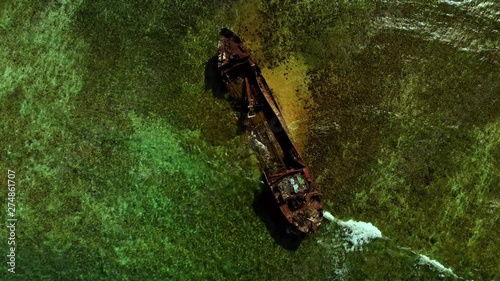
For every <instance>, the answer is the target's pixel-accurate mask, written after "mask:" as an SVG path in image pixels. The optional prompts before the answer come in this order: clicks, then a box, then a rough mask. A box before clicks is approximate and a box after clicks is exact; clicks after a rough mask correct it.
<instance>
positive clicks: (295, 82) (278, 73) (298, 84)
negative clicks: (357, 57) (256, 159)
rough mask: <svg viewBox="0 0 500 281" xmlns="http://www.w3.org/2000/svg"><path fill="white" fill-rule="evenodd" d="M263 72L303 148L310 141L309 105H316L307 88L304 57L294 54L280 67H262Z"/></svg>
mask: <svg viewBox="0 0 500 281" xmlns="http://www.w3.org/2000/svg"><path fill="white" fill-rule="evenodd" d="M262 74H263V75H264V77H265V78H266V81H267V84H269V87H270V88H271V90H272V92H273V95H274V98H275V99H276V101H277V102H278V105H279V107H280V109H281V112H282V113H283V118H284V119H285V122H286V125H287V127H288V129H289V130H290V133H291V134H292V138H293V140H294V141H295V143H296V145H297V147H298V149H299V150H300V151H301V152H303V151H304V149H305V146H306V144H307V141H308V134H307V131H308V129H309V121H310V120H309V115H308V112H307V109H306V106H307V107H309V108H314V101H313V100H312V97H311V94H310V92H309V91H308V89H307V85H308V83H309V81H308V76H307V75H306V74H307V65H306V64H305V61H304V59H303V58H295V57H290V58H289V59H288V61H287V62H285V63H282V64H280V65H279V66H278V67H276V68H273V69H262Z"/></svg>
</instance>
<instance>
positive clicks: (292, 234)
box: [252, 184, 305, 251]
mask: <svg viewBox="0 0 500 281" xmlns="http://www.w3.org/2000/svg"><path fill="white" fill-rule="evenodd" d="M252 207H253V210H254V212H255V214H256V215H257V216H258V217H259V218H260V220H261V221H262V222H263V223H264V224H265V225H266V228H267V230H268V231H269V234H270V235H271V237H272V238H273V239H274V241H275V242H276V243H277V244H278V245H280V246H281V247H283V248H285V249H287V250H292V251H295V250H297V249H298V248H299V246H300V244H301V243H302V240H304V238H305V234H303V233H297V232H296V231H294V229H293V227H292V225H290V223H289V222H288V221H287V220H286V218H285V217H284V216H283V214H282V213H281V210H280V209H279V207H278V206H277V204H276V202H275V201H274V197H273V195H272V194H271V190H270V189H269V187H268V186H265V184H262V190H261V191H260V192H256V193H255V194H254V202H253V204H252Z"/></svg>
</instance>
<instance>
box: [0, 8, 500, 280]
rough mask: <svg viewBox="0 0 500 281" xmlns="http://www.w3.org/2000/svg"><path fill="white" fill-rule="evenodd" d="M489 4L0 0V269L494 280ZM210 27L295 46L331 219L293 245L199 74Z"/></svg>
mask: <svg viewBox="0 0 500 281" xmlns="http://www.w3.org/2000/svg"><path fill="white" fill-rule="evenodd" d="M499 14H500V7H499V5H498V4H497V3H495V2H488V1H434V2H428V1H413V2H409V1H408V2H407V1H397V2H382V1H380V2H369V1H337V2H334V3H326V2H317V3H315V4H314V5H313V4H308V2H306V1H300V2H293V1H292V2H291V1H280V2H274V1H263V2H259V1H255V2H251V3H250V4H242V3H233V4H224V3H222V2H221V1H213V2H210V3H202V2H201V1H189V2H179V1H147V2H143V3H140V4H139V3H133V2H131V1H128V2H119V1H116V2H115V1H100V2H90V1H88V2H87V1H83V0H81V1H73V2H67V1H43V2H40V3H38V2H30V1H25V2H17V3H15V2H14V1H7V2H2V3H1V4H0V15H1V17H0V73H1V75H2V76H1V77H2V79H1V81H0V105H1V107H0V115H1V120H2V122H1V130H2V139H1V151H0V159H1V161H0V165H1V168H2V169H1V170H2V171H7V169H11V170H14V171H15V172H16V179H17V183H16V184H17V189H16V190H17V191H16V206H17V208H16V216H17V218H18V220H19V221H18V227H17V228H16V229H17V230H16V239H17V240H16V243H17V244H16V273H15V274H12V273H9V272H7V266H4V268H3V269H2V273H1V275H0V276H1V279H2V280H436V279H444V280H448V279H449V280H453V279H474V280H494V279H495V278H498V277H499V272H498V268H497V266H496V262H495V261H496V260H498V258H499V257H498V245H499V241H498V237H497V236H495V235H494V233H495V232H496V228H495V226H496V224H498V202H499V201H498V200H499V197H498V196H499V192H498V186H499V185H498V183H499V182H498V159H500V157H499V150H498V144H499V140H500V135H499V133H500V131H499V119H498V118H499V111H498V109H497V108H498V93H499V90H500V89H499V88H500V87H499V86H500V85H499V81H500V79H499V78H500V77H499V72H498V70H497V69H498V59H499V56H498V54H499V53H498V48H499V41H498V38H499V37H498V30H499V29H500V22H499ZM249 19H251V20H249ZM223 26H228V27H230V28H232V29H234V30H235V31H236V32H237V33H239V34H240V35H241V36H242V37H243V39H245V40H246V41H248V43H249V44H250V45H251V46H252V47H253V48H254V52H255V58H256V60H257V61H258V62H259V64H260V65H261V67H262V68H265V69H272V68H276V67H277V66H279V65H287V63H288V62H289V61H287V60H286V58H291V57H294V58H303V59H304V61H305V62H306V66H307V77H306V78H307V79H306V78H304V81H307V83H308V84H307V89H308V91H309V93H310V96H311V97H312V99H313V101H314V106H313V107H309V108H308V109H307V112H308V115H309V117H310V119H311V120H313V121H312V122H311V123H310V125H309V127H308V128H307V130H306V132H303V133H304V134H306V135H307V137H308V138H309V142H308V143H307V144H306V147H305V155H304V156H305V158H307V160H308V162H309V163H311V169H312V172H313V174H314V176H315V178H316V181H317V183H318V185H319V186H320V189H321V190H323V192H324V200H325V202H324V203H325V207H326V209H327V210H328V211H330V212H331V213H332V214H333V215H334V216H335V217H336V218H337V219H335V220H334V221H331V222H325V223H324V225H323V226H322V229H321V231H320V232H319V233H317V234H314V235H312V236H309V237H307V238H306V239H304V240H303V241H302V242H301V243H300V246H299V247H298V248H297V249H295V250H290V248H291V247H290V243H289V242H290V241H287V240H286V239H284V238H283V237H282V236H280V235H279V234H278V232H277V231H276V230H275V229H274V228H273V225H272V224H269V219H270V216H271V215H272V214H273V210H272V208H269V206H268V205H269V204H268V201H267V199H266V196H265V195H266V194H262V190H263V187H262V185H261V183H260V173H259V170H258V163H257V160H256V158H255V156H254V153H253V151H252V150H251V147H250V143H249V140H248V138H247V137H246V136H245V135H244V134H241V133H240V132H239V128H238V124H237V120H236V118H235V117H234V115H233V113H232V110H231V106H230V104H229V102H228V101H226V100H224V99H222V98H217V97H214V94H213V93H212V91H211V90H210V89H209V88H207V87H206V85H205V76H206V66H205V63H206V62H207V61H208V60H209V59H210V58H211V57H212V56H213V55H215V52H216V47H217V46H216V44H217V39H218V32H219V29H220V28H221V27H223ZM282 69H285V68H282ZM271 87H279V85H271ZM5 173H6V172H5ZM6 178H7V176H5V180H6ZM1 198H2V199H1V203H0V204H1V210H7V202H8V201H7V199H6V197H5V196H3V195H2V196H1ZM2 212H3V214H4V216H2V217H4V218H5V219H6V211H2ZM271 217H272V216H271ZM351 219H352V221H350V220H351ZM362 221H364V222H366V223H362ZM379 231H380V232H379ZM0 232H1V236H2V237H7V236H8V235H9V233H8V232H7V229H5V228H3V229H2V230H1V231H0ZM380 235H381V236H382V238H377V237H379V236H380ZM365 242H369V243H365ZM0 243H1V249H2V253H6V254H7V253H8V245H7V240H6V239H5V241H4V242H0ZM356 245H359V246H356ZM295 246H297V245H295ZM292 248H293V247H292ZM295 248H296V247H295ZM426 257H428V258H426ZM432 260H436V261H432ZM438 262H439V263H438ZM441 264H442V265H441Z"/></svg>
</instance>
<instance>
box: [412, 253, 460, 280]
mask: <svg viewBox="0 0 500 281" xmlns="http://www.w3.org/2000/svg"><path fill="white" fill-rule="evenodd" d="M419 256H420V259H419V261H418V264H420V265H423V264H427V265H430V266H432V267H434V268H435V269H437V270H438V271H439V272H442V273H448V274H451V275H453V276H454V277H456V278H458V276H456V275H455V273H453V271H452V270H451V269H449V268H447V267H445V266H444V265H443V264H441V263H440V262H438V261H437V260H432V259H430V258H429V257H428V256H426V255H422V254H420V255H419Z"/></svg>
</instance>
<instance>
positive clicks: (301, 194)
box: [217, 28, 323, 234]
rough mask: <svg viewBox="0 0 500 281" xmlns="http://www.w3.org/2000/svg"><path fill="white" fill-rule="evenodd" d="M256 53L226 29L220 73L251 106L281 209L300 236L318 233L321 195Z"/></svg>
mask: <svg viewBox="0 0 500 281" xmlns="http://www.w3.org/2000/svg"><path fill="white" fill-rule="evenodd" d="M250 55H251V53H250V50H249V49H247V48H246V47H245V46H244V44H243V41H242V40H241V39H240V38H239V37H238V36H237V35H236V34H234V33H233V32H232V31H230V30H229V29H227V28H223V29H222V30H221V32H220V39H219V46H218V54H217V56H218V63H217V66H218V71H219V73H220V75H221V78H222V80H223V82H224V83H225V84H226V85H227V86H228V88H229V89H231V88H232V89H241V90H236V91H233V92H232V94H233V95H235V96H236V98H237V99H238V100H239V101H240V102H241V103H242V104H244V105H245V106H244V107H243V110H242V111H243V113H242V114H243V115H242V116H243V117H244V119H245V123H246V124H247V131H248V134H249V137H250V138H251V140H252V142H253V143H254V148H255V150H256V151H257V154H258V156H259V160H260V166H261V169H262V172H263V174H264V178H265V181H266V185H267V186H268V188H270V190H271V193H272V194H273V196H274V199H275V202H276V204H277V205H278V206H279V208H280V210H281V212H282V213H283V215H284V216H285V218H286V220H287V221H288V222H289V223H290V225H291V226H292V227H293V229H294V230H295V231H296V232H297V233H299V234H300V233H302V234H307V233H314V232H316V231H317V230H318V228H319V226H320V225H321V222H322V220H323V206H322V203H321V193H320V192H319V191H318V190H317V189H316V186H315V184H314V183H313V180H312V178H311V175H310V173H309V170H308V168H307V166H306V164H305V163H304V160H303V159H302V157H301V156H300V153H299V151H298V149H297V147H296V146H295V144H294V143H293V141H292V138H291V134H290V132H289V130H288V128H287V127H286V124H285V121H284V119H283V116H282V113H281V110H280V107H279V106H278V103H277V102H276V100H275V99H274V97H273V94H272V91H271V90H270V88H269V86H268V85H267V83H266V80H265V79H264V77H263V75H262V73H261V71H260V69H259V67H258V66H257V64H256V63H255V62H254V61H253V60H252V58H251V56H250Z"/></svg>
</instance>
